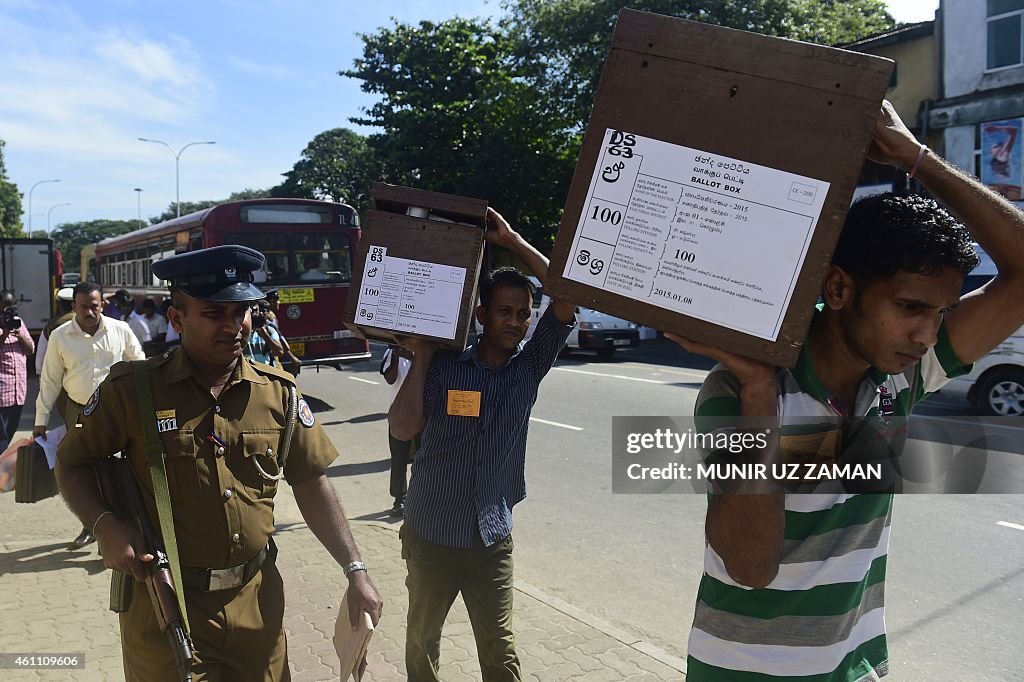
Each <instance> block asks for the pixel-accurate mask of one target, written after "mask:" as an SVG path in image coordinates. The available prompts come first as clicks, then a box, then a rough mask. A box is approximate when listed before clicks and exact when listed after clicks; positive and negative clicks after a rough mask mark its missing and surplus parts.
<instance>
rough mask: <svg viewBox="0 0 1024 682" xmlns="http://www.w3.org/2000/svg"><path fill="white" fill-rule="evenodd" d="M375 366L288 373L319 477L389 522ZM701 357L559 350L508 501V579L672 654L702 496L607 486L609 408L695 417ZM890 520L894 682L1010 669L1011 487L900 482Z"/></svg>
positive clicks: (687, 605)
mask: <svg viewBox="0 0 1024 682" xmlns="http://www.w3.org/2000/svg"><path fill="white" fill-rule="evenodd" d="M375 350H376V357H377V358H379V353H380V351H381V349H380V348H376V349H375ZM378 366H379V361H374V362H370V363H362V364H360V365H354V366H349V367H347V368H346V369H344V370H343V371H336V370H331V369H327V370H323V371H321V372H319V373H316V372H314V371H313V370H310V369H307V370H304V371H303V373H302V375H301V377H300V386H301V388H302V390H303V391H304V392H305V393H306V395H307V396H309V397H310V398H311V401H310V402H311V404H312V405H313V407H314V410H315V411H317V413H318V414H317V416H318V418H319V419H320V421H321V422H322V423H323V424H324V425H325V426H326V427H327V429H328V432H329V433H330V435H331V436H332V438H333V439H334V441H335V442H336V443H337V444H338V445H339V448H340V449H341V451H342V457H341V458H340V459H339V460H338V461H337V462H336V463H335V465H334V466H333V467H331V469H330V471H329V474H330V475H331V477H332V480H333V482H334V483H335V485H336V486H337V488H338V490H339V492H340V494H341V496H342V498H343V500H344V501H345V504H346V506H347V508H348V513H349V516H350V517H359V518H365V519H382V520H386V519H387V516H386V514H387V510H388V509H389V508H390V506H391V499H390V498H389V496H388V494H387V487H388V467H389V460H388V450H387V437H386V433H387V432H386V428H387V426H386V416H385V413H386V411H387V408H388V405H389V403H390V398H391V390H390V387H389V386H387V385H386V384H385V383H384V381H383V378H382V377H381V376H380V375H379V374H378V373H377V367H378ZM707 368H708V364H707V362H706V361H704V360H703V359H699V358H695V357H692V356H686V354H684V353H682V352H681V351H680V350H679V349H677V348H675V347H674V346H672V345H671V344H669V343H667V342H664V341H662V340H659V341H655V342H645V344H644V345H642V346H641V348H639V349H636V350H634V351H629V352H626V353H621V354H619V356H617V357H616V358H614V359H612V360H611V361H607V362H602V361H598V360H596V359H595V358H593V357H592V356H590V357H588V356H586V355H580V356H578V357H576V356H572V357H569V358H566V359H563V360H560V361H559V362H558V364H557V365H556V367H555V368H554V369H553V370H552V372H551V374H550V375H549V376H548V378H547V379H545V381H544V383H543V384H542V386H541V391H540V397H539V399H538V401H537V404H536V406H535V408H534V412H533V418H534V422H533V424H532V425H531V427H530V437H529V446H528V457H527V459H528V465H527V486H528V498H527V499H526V500H525V501H524V502H523V503H521V504H520V505H519V506H517V507H516V510H515V524H516V525H515V535H516V573H517V577H518V578H520V579H521V580H524V581H526V582H528V583H530V584H531V585H533V586H536V587H538V588H540V589H542V590H544V591H546V592H547V593H549V594H551V595H554V596H557V597H560V598H561V599H564V600H565V601H567V602H569V603H570V604H572V605H574V606H575V607H577V608H579V609H582V610H583V611H585V612H588V613H590V614H592V615H594V616H596V617H598V618H600V619H603V620H605V621H607V622H609V623H611V624H612V625H614V626H616V627H619V628H621V629H623V630H625V631H626V632H629V633H633V634H636V635H639V636H640V637H642V638H643V639H645V640H646V641H648V642H650V643H652V644H653V645H655V646H657V647H660V648H662V649H663V650H665V651H667V652H668V653H670V654H672V655H674V656H679V657H685V651H686V649H685V645H686V637H687V632H688V630H689V625H690V622H691V620H692V617H693V604H694V599H695V595H696V588H697V582H698V580H699V577H700V574H701V557H702V548H703V517H704V513H705V507H706V504H705V500H704V498H703V496H700V495H687V494H663V495H619V494H612V492H611V417H612V416H615V415H619V416H626V415H634V416H642V415H669V416H681V415H689V414H692V408H693V402H694V399H695V397H696V394H697V390H698V388H699V386H700V383H701V380H702V379H703V377H704V375H705V374H706V370H707ZM931 400H932V401H933V402H932V403H930V404H928V405H926V406H924V407H923V408H922V409H921V412H922V413H924V414H925V416H926V419H925V420H924V421H928V422H935V423H945V421H944V420H948V419H949V418H950V417H952V416H954V415H957V414H961V413H963V412H964V410H963V406H960V405H958V404H956V403H953V402H951V401H949V400H947V399H944V398H943V397H942V396H941V395H939V396H935V397H934V398H932V399H931ZM1010 431H1011V432H1013V431H1015V428H1011V429H1010ZM1017 440H1018V441H1019V440H1021V439H1019V438H1018V439H1017ZM1016 457H1021V455H1016ZM1020 464H1022V465H1024V460H1020ZM1019 468H1020V469H1024V466H1022V467H1019ZM1017 475H1019V471H1018V472H1017ZM893 524H894V526H893V534H892V538H893V539H892V546H891V550H890V557H889V576H888V590H887V595H888V607H887V615H888V619H887V623H888V630H889V633H890V653H891V659H892V668H893V679H896V680H900V679H907V680H919V679H969V680H1009V679H1020V675H1021V674H1022V672H1021V671H1022V670H1024V653H1022V652H1021V647H1020V643H1021V642H1022V641H1024V504H1022V498H1021V497H1020V496H1013V495H1001V496H1000V495H943V496H939V495H901V496H898V497H897V500H896V502H895V511H894V522H893Z"/></svg>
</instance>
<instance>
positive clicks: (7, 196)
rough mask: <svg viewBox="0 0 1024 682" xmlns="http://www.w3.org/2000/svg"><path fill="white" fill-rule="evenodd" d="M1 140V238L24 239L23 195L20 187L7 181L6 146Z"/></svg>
mask: <svg viewBox="0 0 1024 682" xmlns="http://www.w3.org/2000/svg"><path fill="white" fill-rule="evenodd" d="M5 144H7V143H6V142H4V141H3V139H0V237H23V236H24V232H23V231H22V229H21V193H19V192H18V186H17V185H16V184H14V183H13V182H11V181H9V180H8V179H7V165H6V163H5V162H4V145H5Z"/></svg>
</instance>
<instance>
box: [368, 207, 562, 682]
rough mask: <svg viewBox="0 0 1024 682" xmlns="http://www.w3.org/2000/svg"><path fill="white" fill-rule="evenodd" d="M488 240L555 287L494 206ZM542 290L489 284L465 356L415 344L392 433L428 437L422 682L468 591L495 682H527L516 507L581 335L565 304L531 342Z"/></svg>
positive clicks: (417, 606)
mask: <svg viewBox="0 0 1024 682" xmlns="http://www.w3.org/2000/svg"><path fill="white" fill-rule="evenodd" d="M484 237H485V239H487V241H489V242H491V243H492V244H499V245H501V246H504V247H506V248H508V249H509V250H511V251H512V252H513V253H514V254H516V255H517V256H518V257H519V258H520V259H521V260H522V261H523V262H524V263H526V265H527V266H528V267H529V268H530V270H532V271H533V274H534V275H536V276H537V278H538V279H539V280H541V282H542V283H543V281H544V277H545V275H546V274H547V271H548V261H547V259H546V258H545V257H544V256H542V255H541V254H540V253H539V252H538V251H537V250H536V249H534V248H533V247H532V246H530V245H529V244H528V243H527V242H526V241H525V240H524V239H523V238H522V237H520V236H519V234H517V233H516V232H515V231H513V230H512V229H511V228H510V227H509V225H508V223H507V222H505V220H504V218H502V217H501V216H500V215H499V214H498V213H497V212H495V211H494V210H493V209H488V211H487V231H486V232H485V234H484ZM532 294H533V285H532V284H531V283H530V280H529V279H527V278H526V276H524V275H523V274H522V273H521V272H519V271H518V270H515V269H514V268H501V269H499V270H497V271H495V272H492V273H490V274H489V275H488V276H487V278H485V280H484V281H483V282H482V283H481V286H480V300H481V305H480V306H478V307H477V309H476V319H477V321H478V322H479V323H480V324H481V326H482V327H483V332H482V333H481V335H480V338H479V339H478V341H477V343H476V345H474V346H471V347H469V348H467V349H466V350H465V351H463V352H461V353H459V352H455V351H437V348H436V346H435V345H434V344H430V343H427V342H424V341H421V340H416V339H409V340H407V341H406V342H404V343H403V345H404V346H406V347H408V348H409V349H410V350H412V351H413V353H414V355H413V360H412V367H411V368H410V370H409V374H408V376H407V377H406V380H405V383H404V384H403V385H402V388H401V390H399V392H398V395H397V396H396V397H395V400H394V402H393V403H392V405H391V410H390V411H389V412H388V422H389V424H390V428H391V434H392V436H394V437H395V438H397V439H399V440H411V439H412V438H414V437H415V436H416V435H417V434H419V433H420V432H421V431H422V435H421V439H422V440H421V445H420V449H419V450H418V451H417V452H416V456H415V459H414V461H413V467H412V480H411V482H410V483H409V491H408V494H407V496H406V500H405V524H404V525H403V526H402V532H401V536H402V557H403V558H404V559H405V560H406V566H407V568H408V571H409V575H408V578H407V579H406V585H407V586H408V587H409V616H408V627H407V631H406V632H407V634H406V645H405V646H406V648H405V662H406V669H407V673H408V675H409V679H410V680H412V681H413V682H420V681H423V680H429V681H434V680H437V679H438V656H439V649H440V644H441V628H442V626H443V625H444V620H445V617H446V616H447V615H448V610H449V609H450V608H451V605H452V602H454V601H455V597H456V596H457V595H458V594H459V593H460V592H461V593H462V598H463V601H465V603H466V609H467V610H468V611H469V617H470V621H471V622H472V624H473V634H474V635H475V637H476V642H477V655H478V657H479V659H480V669H481V672H482V674H483V679H484V680H485V682H492V681H497V680H520V679H522V678H521V673H520V668H519V658H518V656H517V655H516V650H515V642H514V638H513V635H512V629H511V619H512V507H513V506H514V505H515V504H516V503H517V502H519V501H521V500H522V499H523V498H524V497H526V480H525V465H526V432H527V426H528V425H529V419H530V410H531V409H532V408H533V403H534V401H536V399H537V389H538V387H539V384H540V381H541V379H543V378H544V376H545V375H546V374H547V372H548V370H549V369H550V368H551V366H552V365H553V364H554V363H555V359H556V358H557V357H558V352H559V351H560V350H561V349H562V348H563V347H564V346H565V340H566V338H567V337H568V335H569V332H570V331H571V330H572V328H573V326H575V306H573V305H572V304H571V303H567V302H565V301H553V302H552V304H551V305H550V306H549V308H548V310H547V312H546V313H545V314H544V316H543V317H542V318H541V319H540V321H539V322H538V323H537V329H536V331H535V332H534V334H533V337H532V338H531V339H530V341H528V342H527V343H526V344H525V345H521V344H522V340H523V338H524V337H525V336H526V330H527V329H528V328H529V326H530V319H531V317H532Z"/></svg>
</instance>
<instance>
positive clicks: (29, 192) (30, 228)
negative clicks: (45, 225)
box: [28, 180, 60, 237]
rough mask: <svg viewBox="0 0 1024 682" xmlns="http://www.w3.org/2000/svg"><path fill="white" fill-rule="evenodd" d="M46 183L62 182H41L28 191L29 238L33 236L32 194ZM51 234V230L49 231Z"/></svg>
mask: <svg viewBox="0 0 1024 682" xmlns="http://www.w3.org/2000/svg"><path fill="white" fill-rule="evenodd" d="M44 182H60V180H40V181H39V182H37V183H36V184H34V185H32V187H31V188H29V190H28V236H29V237H31V236H32V192H34V191H35V189H36V187H38V186H39V185H41V184H43V183H44ZM47 232H49V230H47Z"/></svg>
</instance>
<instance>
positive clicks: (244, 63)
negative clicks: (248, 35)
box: [227, 55, 291, 80]
mask: <svg viewBox="0 0 1024 682" xmlns="http://www.w3.org/2000/svg"><path fill="white" fill-rule="evenodd" d="M227 63H228V66H231V67H232V68H234V69H236V70H238V71H241V72H242V73H247V74H250V75H253V76H259V77H261V78H276V79H278V80H282V79H285V78H289V77H290V76H291V71H290V70H289V69H288V68H287V67H284V66H281V65H279V64H261V63H259V62H257V61H254V60H252V59H247V58H245V57H239V56H238V55H228V57H227Z"/></svg>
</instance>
